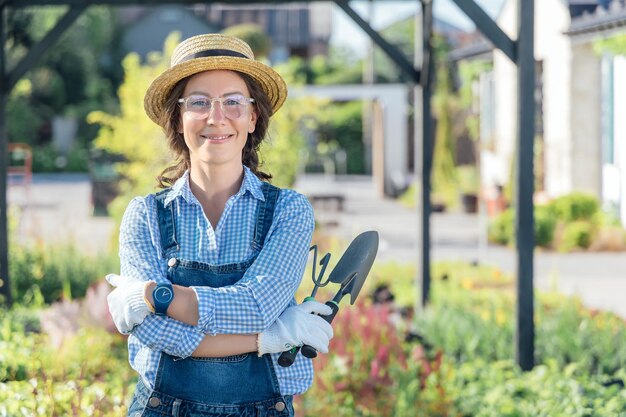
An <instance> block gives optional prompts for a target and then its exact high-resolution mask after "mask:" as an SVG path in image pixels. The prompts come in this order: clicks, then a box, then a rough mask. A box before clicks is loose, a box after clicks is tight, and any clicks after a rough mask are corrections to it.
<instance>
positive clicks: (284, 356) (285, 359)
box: [278, 299, 339, 367]
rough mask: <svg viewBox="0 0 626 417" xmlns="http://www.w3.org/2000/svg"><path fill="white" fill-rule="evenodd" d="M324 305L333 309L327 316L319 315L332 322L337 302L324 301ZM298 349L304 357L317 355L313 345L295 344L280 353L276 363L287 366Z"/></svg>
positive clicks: (337, 306)
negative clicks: (298, 345)
mask: <svg viewBox="0 0 626 417" xmlns="http://www.w3.org/2000/svg"><path fill="white" fill-rule="evenodd" d="M305 301H308V300H306V299H305ZM326 305H327V306H329V307H330V308H331V309H332V310H333V311H332V313H330V314H329V315H327V316H320V317H321V318H323V319H324V320H326V321H327V322H328V323H332V321H333V319H334V318H335V316H336V315H337V312H338V311H339V304H337V303H336V302H334V301H326ZM300 350H302V354H303V355H304V356H305V357H306V358H309V359H313V358H315V357H317V350H315V348H314V347H313V346H309V345H303V346H302V348H300V347H297V346H296V347H293V348H291V350H287V351H285V352H283V353H281V354H280V356H279V357H278V364H279V365H280V366H283V367H288V366H291V365H293V363H294V361H295V360H296V355H297V354H298V352H299V351H300Z"/></svg>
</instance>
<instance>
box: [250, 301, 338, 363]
mask: <svg viewBox="0 0 626 417" xmlns="http://www.w3.org/2000/svg"><path fill="white" fill-rule="evenodd" d="M311 313H316V314H321V315H328V314H331V313H332V309H331V308H330V307H328V306H327V305H325V304H322V303H319V302H317V301H306V302H304V303H302V304H299V305H297V306H293V307H289V308H287V309H286V310H285V311H283V313H282V314H281V315H280V317H278V318H277V319H276V321H275V322H274V323H273V324H272V325H271V326H270V327H269V328H268V329H267V330H265V331H264V332H262V333H260V334H259V339H258V350H259V356H262V355H264V354H266V353H280V352H284V351H286V350H289V349H291V348H292V347H295V346H302V345H310V346H313V347H314V348H315V349H316V350H318V351H320V352H322V353H328V343H329V342H330V339H332V337H333V328H332V326H331V325H330V324H328V323H327V322H326V320H324V319H323V318H321V317H319V316H318V315H316V314H311Z"/></svg>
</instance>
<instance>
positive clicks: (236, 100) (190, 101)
mask: <svg viewBox="0 0 626 417" xmlns="http://www.w3.org/2000/svg"><path fill="white" fill-rule="evenodd" d="M215 101H217V102H218V103H220V110H222V113H223V114H224V116H225V117H226V118H228V119H231V120H235V119H239V118H240V117H243V116H245V115H247V114H248V105H249V104H250V103H254V99H253V98H248V97H244V96H242V95H241V94H231V95H228V96H224V97H215V98H209V97H206V96H201V95H193V96H189V97H185V98H181V99H179V100H178V102H179V103H181V104H182V105H183V107H184V109H185V111H186V112H187V113H188V114H189V116H190V117H191V118H192V119H195V120H202V119H206V118H207V117H209V115H210V114H211V110H213V109H214V107H213V102H215Z"/></svg>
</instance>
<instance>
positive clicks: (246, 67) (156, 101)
mask: <svg viewBox="0 0 626 417" xmlns="http://www.w3.org/2000/svg"><path fill="white" fill-rule="evenodd" d="M217 69H225V70H232V71H239V72H243V73H245V74H248V75H250V76H251V77H252V78H253V79H254V80H256V81H257V82H258V83H259V85H260V87H261V88H262V89H263V90H264V91H265V93H266V94H267V96H268V97H269V99H270V104H271V105H272V114H273V113H275V112H276V111H277V110H278V109H279V108H280V106H282V105H283V103H284V102H285V99H286V98H287V85H286V84H285V81H284V80H283V79H282V77H281V76H280V75H279V74H278V73H277V72H276V71H274V70H273V69H272V68H270V67H269V66H267V65H265V64H263V63H261V62H259V61H255V59H254V54H253V53H252V49H250V46H248V44H247V43H245V42H244V41H242V40H241V39H239V38H235V37H232V36H225V35H220V34H214V33H211V34H206V35H198V36H194V37H191V38H188V39H185V40H184V41H182V42H181V43H180V44H179V45H178V46H177V47H176V49H174V53H173V54H172V61H171V66H170V68H169V69H168V70H166V71H165V72H163V73H162V74H161V75H159V77H157V78H156V79H155V80H154V81H152V84H150V87H148V91H146V96H145V97H144V108H145V110H146V113H147V114H148V117H150V119H152V121H154V122H155V123H156V124H160V116H161V113H162V112H163V108H164V106H165V101H166V99H167V96H168V95H169V94H170V92H171V91H172V88H174V86H175V85H176V83H178V82H179V81H180V80H182V79H183V78H185V77H188V76H190V75H193V74H197V73H199V72H202V71H209V70H217Z"/></svg>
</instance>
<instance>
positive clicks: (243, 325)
mask: <svg viewBox="0 0 626 417" xmlns="http://www.w3.org/2000/svg"><path fill="white" fill-rule="evenodd" d="M244 171H245V172H244V179H243V182H242V184H241V188H240V190H239V192H238V193H237V194H235V195H233V196H232V197H230V199H229V200H228V202H227V203H226V207H225V208H224V212H223V213H222V217H221V218H220V220H219V222H218V224H217V227H215V226H212V225H211V224H210V223H209V221H208V220H207V218H206V216H205V215H204V212H203V211H202V207H201V206H200V203H199V202H198V200H196V198H195V196H194V195H193V194H192V192H191V190H190V188H189V174H188V173H185V175H184V176H183V177H181V178H180V179H179V180H178V181H177V182H176V183H175V184H174V185H173V186H172V191H171V192H170V194H169V195H168V198H167V200H166V201H165V204H166V205H168V204H174V205H175V206H174V208H175V214H174V215H175V216H176V235H177V236H179V242H180V249H179V254H178V256H180V257H181V258H182V259H187V260H192V261H197V262H203V263H209V264H227V263H237V262H242V261H245V260H247V259H249V258H250V257H251V256H253V255H254V253H253V252H252V249H251V242H252V239H253V236H254V225H255V214H256V207H257V203H258V202H259V201H262V200H263V199H264V197H263V192H262V191H261V184H262V183H261V181H260V180H259V179H258V178H257V177H256V176H255V175H254V174H253V173H252V172H251V171H250V170H249V169H248V168H247V167H244ZM314 226H315V222H314V218H313V209H312V208H311V205H310V204H309V202H308V200H307V199H306V197H304V196H303V195H302V194H299V193H297V192H295V191H293V190H287V189H284V190H282V191H281V193H280V196H279V198H278V201H277V202H276V209H275V212H274V222H273V223H272V226H271V228H270V229H269V231H268V234H267V237H266V240H265V244H264V247H263V249H262V251H261V253H260V254H259V255H258V257H257V259H256V260H255V262H254V263H253V264H252V265H251V266H250V268H249V269H248V270H247V271H246V273H245V275H244V277H243V278H242V279H241V280H240V281H239V282H238V283H237V284H236V285H233V286H228V287H222V288H210V287H193V289H194V291H195V292H196V294H197V296H198V310H199V317H200V318H199V321H198V325H197V326H190V325H187V324H185V323H182V322H179V321H177V320H175V319H172V318H171V317H160V316H156V315H154V314H151V315H149V316H148V317H147V318H146V319H145V320H144V322H143V323H142V324H140V325H138V326H136V327H135V328H134V329H133V330H132V332H131V335H130V337H129V339H128V350H129V360H130V364H131V366H132V367H133V369H135V370H136V371H137V372H138V373H139V374H140V375H141V376H142V377H143V379H144V381H145V382H146V383H147V384H148V385H149V386H150V387H154V380H155V377H156V371H157V368H158V364H159V358H160V355H161V352H166V353H168V354H170V355H173V356H178V357H181V358H185V357H188V356H190V355H191V354H192V353H193V352H194V350H195V349H196V348H197V346H198V345H199V344H200V342H201V341H202V339H203V338H204V337H205V336H206V335H216V334H254V333H260V332H262V331H263V330H264V329H266V328H267V327H269V326H270V325H271V324H272V323H273V322H274V321H275V320H276V318H277V317H278V316H279V315H280V313H281V312H282V311H283V310H284V309H285V308H286V307H288V306H291V305H294V304H295V303H296V301H295V299H294V294H295V291H296V289H297V288H298V286H299V285H300V281H301V279H302V275H303V273H304V268H305V265H306V259H307V255H308V250H309V246H310V243H311V235H312V233H313V229H314ZM120 260H121V275H123V276H129V277H134V278H138V279H142V280H155V281H157V282H164V281H166V280H167V259H164V258H163V255H162V253H161V243H160V235H159V228H158V222H157V214H156V203H155V198H154V195H153V194H150V195H147V196H146V197H136V198H134V199H133V200H132V201H131V202H130V204H129V205H128V208H127V209H126V212H125V214H124V218H123V220H122V225H121V227H120ZM278 356H279V355H278V354H274V355H272V359H273V361H274V368H275V370H276V374H277V377H278V383H279V385H280V389H281V393H282V394H283V395H289V394H300V393H302V392H304V391H306V390H307V388H308V387H309V386H310V385H311V383H312V381H313V367H312V364H311V360H310V359H306V358H304V357H303V356H302V355H298V359H297V360H296V362H295V363H294V365H292V366H291V367H288V368H283V367H281V366H279V365H278V364H277V359H278ZM233 388H234V389H235V387H233Z"/></svg>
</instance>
